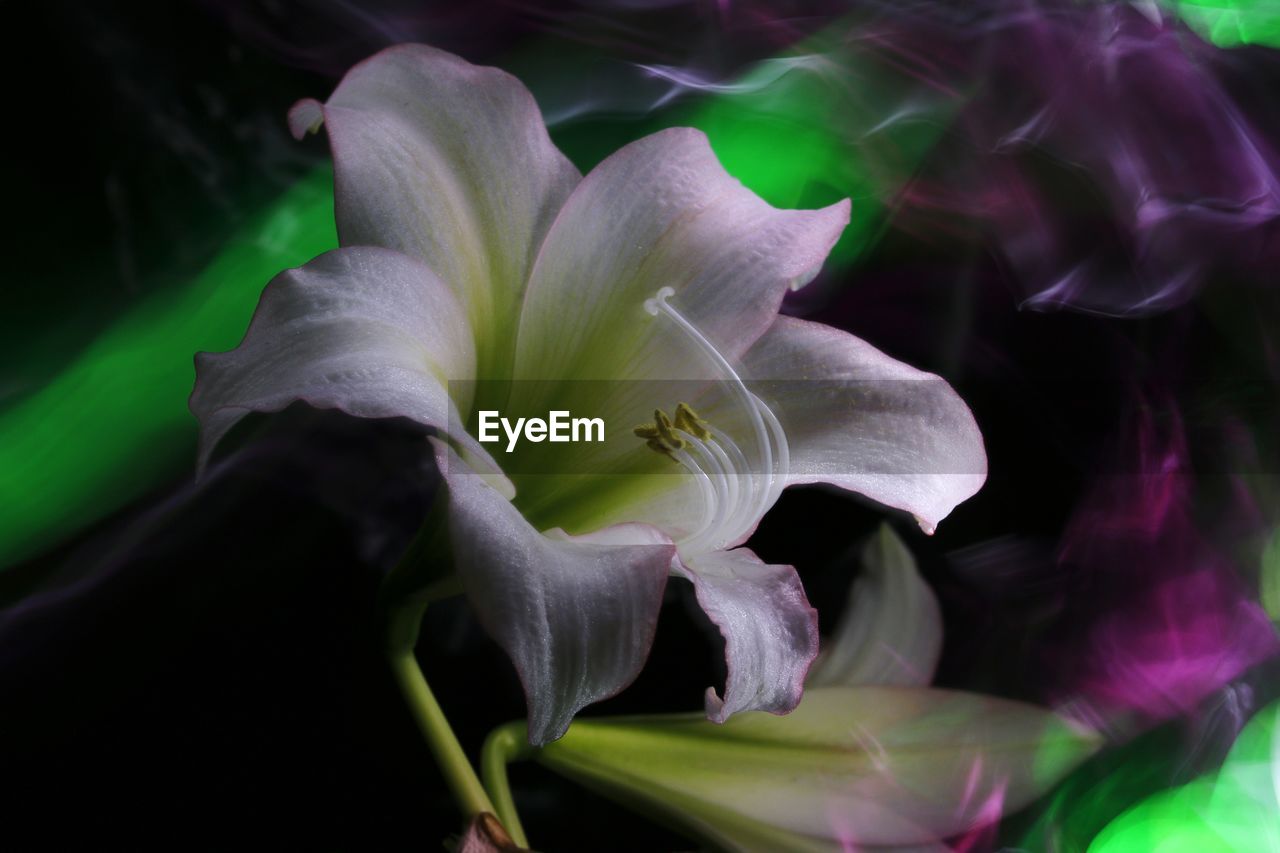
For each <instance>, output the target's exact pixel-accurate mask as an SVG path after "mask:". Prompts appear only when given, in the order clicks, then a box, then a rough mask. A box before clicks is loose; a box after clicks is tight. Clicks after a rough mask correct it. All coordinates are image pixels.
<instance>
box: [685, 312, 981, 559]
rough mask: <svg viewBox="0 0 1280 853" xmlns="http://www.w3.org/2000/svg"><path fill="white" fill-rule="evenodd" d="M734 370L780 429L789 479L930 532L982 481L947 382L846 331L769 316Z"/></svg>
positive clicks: (974, 438) (970, 423)
mask: <svg viewBox="0 0 1280 853" xmlns="http://www.w3.org/2000/svg"><path fill="white" fill-rule="evenodd" d="M743 367H744V371H745V372H746V374H747V375H748V376H749V377H750V378H751V380H752V381H750V383H749V384H750V385H751V387H752V390H753V391H754V392H755V393H756V394H757V395H759V396H760V397H761V398H762V399H764V400H765V402H767V403H768V404H769V405H770V406H771V407H773V410H774V413H775V414H776V415H777V416H778V419H779V420H780V421H781V422H782V426H783V428H784V429H785V430H786V434H787V440H788V441H789V442H790V450H791V470H790V475H789V477H788V482H789V483H791V484H797V483H833V484H835V485H837V486H840V487H842V488H845V489H851V490H853V491H855V492H859V493H861V494H864V495H866V496H867V497H869V498H871V499H873V500H876V501H879V502H880V503H882V504H886V505H888V506H891V507H895V508H897V509H903V510H906V511H907V512H910V513H911V514H912V515H914V516H915V517H916V520H917V521H918V522H919V523H920V526H921V527H922V528H923V529H924V531H925V532H926V533H932V532H933V529H934V528H935V527H936V526H937V524H938V522H939V521H941V520H942V519H943V518H945V517H946V516H947V514H948V513H950V512H951V510H952V509H954V508H955V506H956V505H957V504H959V503H960V502H961V501H963V500H965V499H967V498H969V497H970V496H972V495H973V494H974V493H975V492H977V491H978V489H979V488H980V487H981V486H982V483H983V482H984V481H985V480H986V476H987V456H986V451H985V449H984V448H983V444H982V434H981V433H980V432H979V431H978V425H977V423H976V422H975V421H974V419H973V415H972V413H970V411H969V407H968V406H966V405H965V404H964V401H963V400H961V399H960V397H959V395H957V394H956V392H955V391H954V390H952V388H951V386H950V385H948V384H947V383H946V381H945V380H943V379H941V378H939V377H937V376H934V375H933V374H930V373H925V372H923V371H920V370H916V369H915V368H913V367H909V366H907V365H905V364H903V363H902V362H900V361H897V360H895V359H893V358H890V357H889V356H887V355H885V354H884V353H882V352H880V351H879V350H877V349H876V348H875V347H873V346H871V345H870V344H868V343H866V342H864V341H861V340H859V339H858V338H855V337H854V336H853V335H850V334H848V333H846V332H842V331H840V330H838V329H833V328H831V327H829V326H824V325H821V324H819V323H810V322H806V321H804V320H797V319H794V318H791V317H779V318H778V319H777V321H776V322H775V323H774V324H773V326H772V327H771V328H770V329H769V331H768V332H766V333H765V334H764V335H763V336H761V338H760V340H759V341H758V342H757V343H756V345H755V346H753V347H752V348H751V350H750V351H749V352H748V353H747V355H746V357H745V358H744V360H743ZM707 417H709V418H714V417H716V413H715V412H710V413H709V414H708V415H707Z"/></svg>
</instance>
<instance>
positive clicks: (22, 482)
mask: <svg viewBox="0 0 1280 853" xmlns="http://www.w3.org/2000/svg"><path fill="white" fill-rule="evenodd" d="M332 180H333V178H332V172H331V171H330V170H329V169H328V168H323V169H320V170H318V171H316V172H315V173H314V174H312V175H310V176H308V177H307V178H305V179H303V180H302V181H300V182H299V183H298V184H297V185H295V186H294V187H293V188H292V189H290V190H289V191H288V192H286V193H285V194H284V195H283V196H281V197H280V199H278V200H277V201H276V202H275V203H273V204H272V205H271V206H270V207H268V208H267V209H266V210H264V211H263V212H262V213H261V214H260V215H259V216H257V217H255V218H254V219H253V220H252V221H251V222H249V223H248V224H246V225H245V227H244V228H242V229H241V230H240V231H239V232H238V233H237V234H236V235H234V236H233V237H232V238H231V239H230V240H229V241H228V242H227V245H226V246H225V247H224V248H223V250H222V252H221V254H220V255H219V256H218V258H217V259H216V260H214V261H213V263H211V264H210V265H209V266H208V267H207V268H206V269H205V270H204V272H203V273H201V274H200V275H199V276H197V278H196V279H195V280H194V281H192V282H191V283H190V284H189V285H188V286H187V287H185V288H182V289H180V290H177V291H176V292H172V291H171V292H165V293H161V294H157V295H156V296H155V297H152V298H151V299H149V300H147V301H145V302H143V303H142V304H141V305H139V306H137V307H136V308H134V309H133V310H131V311H130V312H129V313H128V314H127V315H125V316H124V317H123V318H122V319H121V320H120V321H119V322H117V323H116V324H115V325H114V326H112V327H111V328H110V329H109V330H108V331H107V332H105V333H104V334H103V335H101V336H100V337H99V338H98V339H97V340H95V341H94V342H93V343H92V344H90V345H89V346H88V347H87V348H86V349H85V350H84V351H83V352H82V353H80V354H79V356H78V357H76V358H75V359H74V360H73V361H71V362H70V363H69V364H68V366H67V367H66V368H65V369H64V370H63V371H62V372H61V373H60V374H59V375H58V376H57V377H56V378H55V379H54V380H53V381H51V382H50V383H49V384H47V385H45V386H44V387H43V388H41V389H40V390H39V391H37V392H35V393H34V394H32V395H30V396H28V397H26V398H24V399H22V400H20V401H18V402H16V403H14V404H13V405H12V406H10V407H8V408H7V409H5V410H3V411H0V507H4V511H3V513H0V566H6V565H10V564H12V563H13V562H15V561H17V560H20V559H22V558H23V557H25V556H28V555H30V554H32V553H34V552H36V551H37V550H39V549H40V548H43V547H46V546H48V545H50V544H52V543H53V542H56V541H57V540H58V538H60V537H62V536H65V535H67V534H69V533H71V532H73V531H75V530H76V529H78V528H80V527H82V526H84V525H85V524H88V523H91V522H93V521H94V520H96V519H99V518H102V517H103V516H105V515H106V514H108V513H110V512H111V511H113V510H115V509H118V508H119V507H121V506H123V505H124V504H125V503H127V502H128V501H130V500H131V499H133V498H136V497H138V496H139V495H141V494H142V493H143V492H145V491H146V490H147V489H148V488H149V487H151V486H152V485H153V484H155V483H156V482H158V481H159V480H161V479H163V478H164V477H167V476H172V475H173V474H174V473H175V472H177V471H181V470H183V466H184V465H185V466H186V467H187V469H188V470H191V471H194V467H193V466H194V455H195V438H196V423H195V419H194V418H193V417H192V416H191V414H190V412H188V411H187V396H188V395H189V394H190V393H191V386H192V383H193V382H194V380H195V368H194V366H193V363H192V356H193V355H194V353H195V352H196V351H198V350H225V349H230V348H231V347H234V346H235V345H236V344H237V343H238V342H239V340H240V337H241V335H243V333H244V330H245V328H246V327H247V325H248V322H249V318H250V317H251V316H252V314H253V309H254V306H255V305H257V302H258V296H259V294H261V292H262V288H263V286H264V285H265V284H266V283H267V281H269V280H270V279H271V277H272V276H274V275H275V274H276V273H278V272H279V271H280V270H282V269H285V268H287V267H292V266H297V265H299V264H302V263H304V262H306V261H308V260H310V259H311V258H312V257H314V256H315V255H317V254H320V253H321V252H324V251H326V250H328V249H330V248H333V247H334V246H336V245H337V237H336V234H335V231H334V224H333V194H332V189H331V187H332Z"/></svg>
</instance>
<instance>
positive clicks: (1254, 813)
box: [1089, 703, 1280, 853]
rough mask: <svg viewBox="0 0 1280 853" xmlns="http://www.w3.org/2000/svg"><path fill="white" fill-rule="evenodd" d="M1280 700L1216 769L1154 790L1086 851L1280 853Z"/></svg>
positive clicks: (1242, 734) (1264, 712)
mask: <svg viewBox="0 0 1280 853" xmlns="http://www.w3.org/2000/svg"><path fill="white" fill-rule="evenodd" d="M1277 720H1280V703H1276V704H1273V705H1271V706H1269V707H1268V708H1266V709H1264V710H1262V711H1260V712H1259V713H1258V714H1257V715H1256V716H1255V717H1254V718H1253V719H1252V720H1251V721H1250V722H1249V724H1248V725H1247V726H1245V728H1244V730H1243V731H1241V732H1240V737H1239V738H1238V739H1237V740H1236V743H1235V745H1234V746H1233V747H1232V748H1231V753H1230V754H1229V755H1228V756H1227V760H1226V762H1225V763H1224V764H1223V766H1222V769H1220V770H1219V771H1218V772H1217V773H1215V774H1210V775H1208V776H1204V777H1201V778H1199V779H1196V780H1195V781H1193V782H1191V783H1189V784H1187V785H1183V786H1182V787H1179V788H1174V789H1172V790H1169V791H1162V792H1160V793H1158V794H1155V795H1153V796H1151V797H1148V798H1147V799H1145V800H1143V801H1142V802H1140V803H1138V805H1136V806H1134V807H1133V808H1131V809H1129V810H1128V811H1126V812H1125V813H1124V814H1122V815H1120V816H1119V817H1118V818H1116V819H1115V820H1114V821H1112V822H1111V823H1110V824H1108V825H1107V827H1106V828H1105V829H1104V830H1103V831H1102V832H1101V833H1099V835H1098V837H1097V838H1095V839H1094V841H1093V843H1092V844H1090V845H1089V853H1128V851H1137V850H1160V851H1161V853H1184V851H1185V853H1216V851H1236V850H1280V791H1277V784H1278V783H1280V763H1278V762H1280V743H1278V742H1277V740H1276V737H1277V735H1280V730H1278V729H1280V727H1278V726H1277Z"/></svg>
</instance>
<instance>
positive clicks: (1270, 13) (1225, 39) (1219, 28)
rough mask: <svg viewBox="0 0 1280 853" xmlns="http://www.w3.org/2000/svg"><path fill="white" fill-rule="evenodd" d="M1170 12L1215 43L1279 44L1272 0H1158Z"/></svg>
mask: <svg viewBox="0 0 1280 853" xmlns="http://www.w3.org/2000/svg"><path fill="white" fill-rule="evenodd" d="M1162 2H1163V4H1164V5H1165V6H1168V7H1169V8H1170V10H1171V11H1172V12H1173V14H1175V15H1177V16H1178V17H1179V18H1181V19H1182V21H1183V23H1185V24H1186V25H1187V26H1188V27H1190V28H1191V29H1193V30H1195V31H1196V32H1197V33H1199V34H1200V36H1201V37H1202V38H1204V39H1205V40H1207V41H1210V42H1212V43H1213V44H1215V45H1217V46H1218V47H1240V46H1241V45H1249V44H1253V45H1263V46H1266V47H1280V3H1276V2H1275V0H1162Z"/></svg>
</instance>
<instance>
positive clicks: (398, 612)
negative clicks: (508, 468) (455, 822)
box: [381, 505, 497, 821]
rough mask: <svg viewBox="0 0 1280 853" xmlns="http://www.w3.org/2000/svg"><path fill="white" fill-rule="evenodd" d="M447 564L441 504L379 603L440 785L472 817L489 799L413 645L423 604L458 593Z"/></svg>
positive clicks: (490, 808)
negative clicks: (441, 782) (447, 789)
mask: <svg viewBox="0 0 1280 853" xmlns="http://www.w3.org/2000/svg"><path fill="white" fill-rule="evenodd" d="M451 563H452V559H451V558H450V554H449V537H448V530H447V524H446V523H445V515H444V508H443V505H437V506H436V507H434V508H433V510H432V512H431V513H430V514H429V516H428V518H427V521H426V523H425V524H423V526H422V529H421V530H419V531H418V534H417V536H415V537H414V541H413V542H412V543H411V544H410V545H409V548H408V550H407V551H406V552H405V555H404V557H403V558H401V560H400V562H399V563H398V564H397V565H396V567H395V568H394V569H392V570H391V572H390V573H389V574H388V575H387V578H386V580H385V581H383V584H382V589H381V599H382V601H381V605H382V609H383V612H384V613H385V618H386V626H387V658H388V661H389V662H390V664H391V671H392V672H393V673H394V674H395V678H396V683H397V684H399V685H400V691H401V692H402V693H403V694H404V698H405V701H406V702H407V703H408V705H409V710H410V711H411V712H412V713H413V718H414V720H415V721H416V722H417V724H418V728H419V729H420V730H421V731H422V735H423V737H424V738H426V741H427V746H428V747H429V748H430V749H431V755H432V757H433V758H434V759H435V762H436V765H437V766H438V767H439V768H440V772H441V774H442V775H443V776H444V779H445V783H446V784H447V785H448V786H449V791H450V793H451V794H452V795H453V799H454V802H456V803H457V804H458V808H459V809H461V811H462V813H463V815H464V816H465V817H466V819H467V820H468V821H471V820H473V819H475V818H477V817H479V816H480V815H482V814H486V813H487V814H491V815H496V814H497V811H496V809H495V808H494V805H493V802H492V801H491V800H490V799H489V795H488V794H487V793H486V792H485V789H484V786H483V785H482V784H480V779H479V777H478V776H476V771H475V768H473V767H472V766H471V762H470V761H469V760H467V755H466V753H465V752H464V751H463V749H462V744H460V743H458V737H457V735H455V734H454V733H453V729H452V728H451V727H450V726H449V721H448V720H447V719H446V718H445V716H444V711H443V710H441V708H440V703H439V702H437V701H436V697H435V694H433V693H432V692H431V687H430V686H429V685H428V684H427V679H426V678H425V677H424V676H423V674H422V668H421V667H420V666H419V665H418V659H417V657H416V656H415V655H414V648H415V647H416V646H417V644H418V633H419V630H420V628H421V627H422V617H423V615H424V614H425V613H426V610H427V606H428V605H430V604H431V603H432V602H433V601H439V600H440V599H442V598H448V597H450V596H453V595H457V594H458V593H460V592H461V591H462V588H461V585H460V584H459V582H458V579H457V577H456V576H454V575H453V574H451V573H450V572H449V571H448V569H447V567H448V566H449V565H450V564H451Z"/></svg>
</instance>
